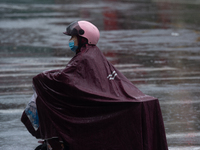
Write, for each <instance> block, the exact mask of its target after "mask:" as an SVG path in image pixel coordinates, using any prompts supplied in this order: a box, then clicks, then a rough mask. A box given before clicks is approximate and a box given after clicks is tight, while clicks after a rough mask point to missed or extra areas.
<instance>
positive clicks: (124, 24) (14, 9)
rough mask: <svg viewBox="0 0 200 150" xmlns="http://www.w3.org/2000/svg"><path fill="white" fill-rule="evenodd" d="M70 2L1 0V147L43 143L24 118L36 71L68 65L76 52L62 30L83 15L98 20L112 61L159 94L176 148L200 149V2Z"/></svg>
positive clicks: (173, 148) (173, 149)
mask: <svg viewBox="0 0 200 150" xmlns="http://www.w3.org/2000/svg"><path fill="white" fill-rule="evenodd" d="M163 1H164V0H163ZM67 2H68V1H67V0H66V1H61V0H60V1H59V0H55V1H54V0H49V1H47V2H46V3H42V2H40V1H38V2H37V1H36V2H35V1H31V0H30V3H24V2H23V1H20V0H17V1H14V2H13V1H11V0H9V1H5V2H1V3H0V12H1V15H0V32H1V35H0V126H1V128H0V149H5V150H6V149H13V148H15V149H17V150H18V149H24V147H26V149H27V150H28V149H30V150H31V149H33V148H34V147H35V146H36V145H37V140H35V138H33V137H32V136H31V135H30V134H29V133H28V132H27V130H26V129H25V128H24V126H23V125H22V123H21V122H20V115H21V113H22V111H23V109H24V107H25V106H26V104H27V102H28V100H29V98H30V95H31V94H32V88H31V86H32V77H33V76H35V75H37V74H38V73H40V72H42V71H45V70H49V69H57V68H63V67H65V66H66V64H67V63H68V61H69V60H70V59H71V57H72V56H73V53H72V52H70V50H69V48H68V46H67V45H68V40H69V37H66V36H65V35H63V34H62V32H63V31H65V29H66V25H67V24H69V23H70V22H72V21H74V20H79V19H85V20H89V21H92V22H93V23H94V24H95V25H96V26H98V27H99V29H100V32H101V39H100V41H99V43H98V47H99V48H100V49H101V50H102V51H103V53H104V55H105V56H106V57H107V58H108V60H110V61H111V62H112V63H113V64H114V65H115V67H117V68H118V69H119V70H120V71H121V72H122V73H123V74H124V75H125V76H126V77H127V78H128V79H129V80H130V81H131V82H132V83H133V84H135V85H136V86H137V87H138V88H139V89H140V90H142V91H143V92H144V93H145V94H149V95H152V96H154V97H157V98H158V99H159V100H160V105H161V109H162V113H163V119H164V123H165V129H166V133H167V140H168V146H169V149H171V150H177V149H181V150H191V149H196V150H197V149H200V140H199V139H200V92H199V90H200V67H199V64H200V48H199V47H200V28H199V26H198V25H199V23H200V19H199V18H200V14H199V11H198V10H199V7H200V5H199V4H195V5H194V4H192V3H193V1H192V0H191V1H190V3H191V4H187V3H184V4H183V3H173V4H172V3H167V2H160V1H158V0H157V2H156V1H152V2H143V3H139V2H128V1H125V2H120V1H106V0H99V1H97V3H96V4H95V3H94V2H92V1H91V2H89V1H87V2H85V1H84V2H83V1H81V0H79V1H78V0H77V2H79V4H75V3H74V2H73V3H71V2H68V3H67ZM195 2H197V1H195ZM172 14H173V15H172Z"/></svg>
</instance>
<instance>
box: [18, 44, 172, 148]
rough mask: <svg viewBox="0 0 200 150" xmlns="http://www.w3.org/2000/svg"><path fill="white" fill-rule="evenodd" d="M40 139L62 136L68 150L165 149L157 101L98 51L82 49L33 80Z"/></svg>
mask: <svg viewBox="0 0 200 150" xmlns="http://www.w3.org/2000/svg"><path fill="white" fill-rule="evenodd" d="M33 85H34V87H35V89H36V93H37V99H36V105H37V110H38V116H39V128H38V130H37V131H34V130H33V129H32V128H31V127H30V122H29V121H28V119H25V116H24V115H25V114H23V116H22V122H23V123H24V124H25V125H26V127H27V129H28V130H29V132H31V133H32V135H34V136H35V137H37V138H42V139H48V138H52V137H59V138H60V139H63V140H65V141H67V142H68V143H69V146H70V150H167V149H168V148H167V142H166V135H165V129H164V124H163V119H162V114H161V110H160V105H159V101H158V99H156V98H154V97H151V96H148V95H145V94H143V93H142V92H141V91H140V90H139V89H138V88H136V87H135V86H134V85H133V84H132V83H131V82H130V81H129V80H128V79H127V78H126V77H125V76H124V75H122V74H121V73H120V72H119V71H118V70H117V69H116V68H115V67H114V66H113V65H112V64H111V63H110V62H109V61H107V59H106V58H105V57H104V55H103V54H102V53H101V51H100V50H99V49H98V47H96V46H89V45H87V46H86V47H82V49H81V50H80V52H79V53H78V54H77V55H75V56H74V57H73V58H72V59H71V61H70V62H69V63H68V64H67V66H66V67H65V68H64V69H60V70H53V71H46V72H43V73H41V74H39V75H37V76H35V77H34V78H33Z"/></svg>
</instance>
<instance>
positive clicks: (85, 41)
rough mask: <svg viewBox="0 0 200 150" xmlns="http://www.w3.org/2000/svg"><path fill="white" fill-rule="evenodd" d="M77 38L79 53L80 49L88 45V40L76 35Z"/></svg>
mask: <svg viewBox="0 0 200 150" xmlns="http://www.w3.org/2000/svg"><path fill="white" fill-rule="evenodd" d="M77 38H78V51H77V52H79V51H80V49H81V47H83V46H85V45H86V44H88V40H87V39H86V38H84V37H82V36H79V35H77Z"/></svg>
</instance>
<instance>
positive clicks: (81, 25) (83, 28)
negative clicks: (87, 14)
mask: <svg viewBox="0 0 200 150" xmlns="http://www.w3.org/2000/svg"><path fill="white" fill-rule="evenodd" d="M64 34H66V35H70V36H73V35H79V36H82V37H84V38H86V39H87V40H88V44H93V45H96V44H97V43H98V41H99V36H100V33H99V30H98V28H97V27H96V26H95V25H93V24H92V23H90V22H88V21H75V22H72V23H71V24H70V25H69V26H68V27H67V28H66V32H64Z"/></svg>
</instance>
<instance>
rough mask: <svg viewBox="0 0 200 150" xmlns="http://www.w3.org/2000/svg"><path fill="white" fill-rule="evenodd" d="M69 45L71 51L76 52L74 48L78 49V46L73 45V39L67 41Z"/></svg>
mask: <svg viewBox="0 0 200 150" xmlns="http://www.w3.org/2000/svg"><path fill="white" fill-rule="evenodd" d="M69 47H70V49H71V50H72V51H73V52H76V50H77V49H78V46H75V45H74V40H71V41H69Z"/></svg>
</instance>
